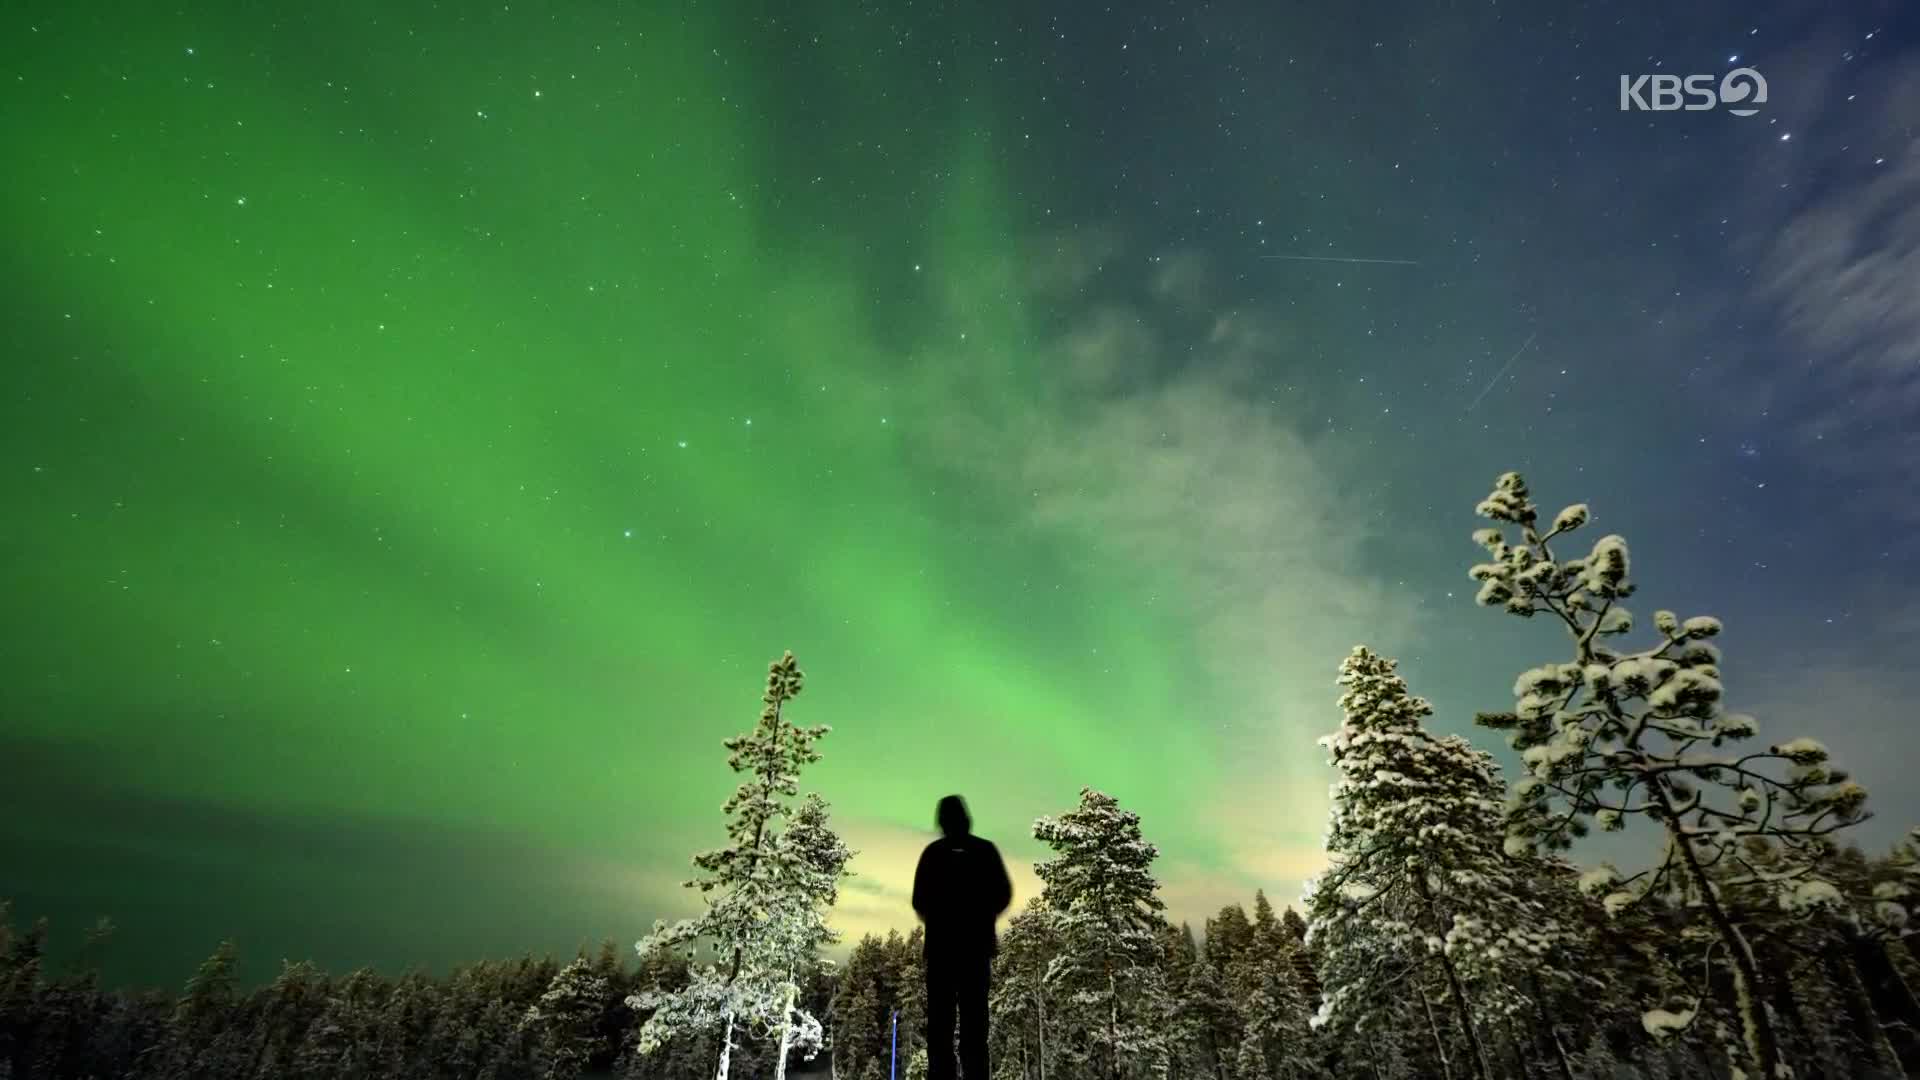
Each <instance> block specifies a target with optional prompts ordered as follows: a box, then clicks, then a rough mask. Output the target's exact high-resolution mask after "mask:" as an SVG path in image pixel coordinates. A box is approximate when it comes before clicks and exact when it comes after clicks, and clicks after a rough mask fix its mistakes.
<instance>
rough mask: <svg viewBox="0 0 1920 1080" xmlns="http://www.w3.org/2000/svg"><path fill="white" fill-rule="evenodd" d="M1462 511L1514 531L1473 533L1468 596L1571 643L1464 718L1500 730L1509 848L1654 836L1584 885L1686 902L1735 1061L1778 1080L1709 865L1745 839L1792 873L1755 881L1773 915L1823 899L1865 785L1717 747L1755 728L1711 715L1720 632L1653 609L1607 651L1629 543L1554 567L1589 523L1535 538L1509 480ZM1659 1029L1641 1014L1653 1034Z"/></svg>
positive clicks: (1781, 751) (1812, 751) (1778, 1068)
mask: <svg viewBox="0 0 1920 1080" xmlns="http://www.w3.org/2000/svg"><path fill="white" fill-rule="evenodd" d="M1476 509H1477V512H1478V513H1479V514H1480V515H1481V516H1482V517H1485V518H1488V519H1490V520H1492V521H1495V522H1499V523H1502V524H1505V525H1513V526H1516V527H1518V529H1519V532H1520V535H1519V537H1517V538H1516V539H1517V542H1509V541H1508V539H1507V537H1506V535H1505V534H1504V532H1503V531H1502V530H1501V529H1499V528H1490V529H1481V530H1479V531H1477V532H1476V533H1474V540H1475V542H1477V543H1479V544H1480V545H1481V546H1482V547H1484V548H1486V549H1487V551H1488V553H1489V554H1490V555H1491V557H1492V558H1491V561H1489V562H1484V563H1480V564H1477V565H1475V566H1474V567H1473V568H1472V571H1471V575H1472V577H1473V578H1474V579H1475V580H1477V581H1479V582H1481V587H1480V592H1479V595H1478V597H1477V598H1476V599H1477V601H1478V602H1479V603H1480V604H1482V605H1485V606H1490V607H1492V606H1498V607H1504V608H1505V609H1506V610H1507V611H1508V612H1509V613H1511V614H1514V615H1519V616H1522V617H1532V616H1534V615H1546V616H1549V617H1550V618H1552V619H1553V620H1555V621H1557V622H1558V623H1560V624H1561V625H1562V626H1564V627H1565V628H1566V630H1567V632H1568V634H1569V635H1570V636H1571V638H1572V646H1573V649H1572V651H1573V656H1572V659H1571V661H1570V662H1564V663H1553V664H1547V665H1544V666H1541V667H1536V668H1533V669H1531V670H1529V671H1526V672H1524V673H1523V674H1521V676H1520V678H1519V680H1518V681H1517V682H1516V683H1515V684H1514V697H1515V698H1516V699H1518V700H1517V703H1516V705H1515V707H1514V709H1513V711H1511V712H1498V713H1483V714H1481V715H1480V717H1479V718H1478V719H1479V722H1480V723H1481V724H1483V725H1484V726H1486V727H1490V728H1493V729H1495V730H1500V731H1506V732H1508V733H1509V736H1508V741H1509V743H1510V744H1511V745H1512V746H1513V748H1514V749H1516V750H1519V751H1521V752H1522V757H1523V760H1524V761H1525V762H1526V765H1527V768H1528V770H1529V774H1530V775H1529V776H1528V777H1527V778H1525V779H1524V780H1522V781H1521V782H1520V783H1519V784H1516V785H1515V787H1514V796H1515V800H1516V801H1515V804H1514V806H1513V807H1512V810H1511V813H1510V815H1509V843H1510V844H1512V845H1514V846H1515V848H1516V849H1518V850H1525V849H1528V848H1531V847H1533V846H1535V845H1541V846H1545V847H1547V848H1549V849H1561V850H1564V849H1565V848H1566V847H1567V846H1569V845H1570V844H1571V842H1572V841H1573V839H1574V838H1576V837H1578V836H1581V835H1584V834H1585V832H1586V828H1587V822H1588V821H1589V820H1593V821H1596V822H1598V823H1599V824H1600V826H1601V828H1602V829H1609V830H1612V829H1618V828H1621V827H1622V826H1623V825H1624V823H1625V820H1626V819H1627V818H1629V817H1632V816H1636V815H1638V816H1643V817H1645V818H1648V819H1650V820H1652V821H1654V822H1656V823H1658V824H1659V825H1660V826H1661V828H1662V829H1663V830H1664V831H1665V834H1666V840H1667V842H1666V844H1665V848H1664V852H1663V854H1662V856H1661V858H1660V860H1659V862H1658V863H1656V864H1655V865H1654V866H1652V867H1650V868H1648V869H1646V870H1643V871H1640V872H1639V873H1636V874H1633V875H1631V876H1628V877H1626V878H1613V877H1610V876H1609V875H1607V874H1605V873H1597V874H1596V875H1595V876H1593V877H1592V878H1590V879H1589V882H1588V883H1589V885H1590V886H1591V887H1593V888H1594V889H1595V890H1596V891H1600V890H1611V891H1610V892H1609V895H1608V904H1609V906H1611V907H1616V908H1617V907H1619V906H1621V905H1624V904H1630V903H1633V902H1635V901H1636V900H1639V899H1640V898H1642V897H1645V896H1648V895H1650V894H1653V893H1655V892H1664V891H1674V892H1678V893H1680V894H1682V895H1683V896H1685V898H1686V899H1687V901H1688V902H1690V903H1692V904H1696V905H1698V907H1699V909H1700V910H1701V911H1702V912H1704V914H1705V916H1706V919H1707V922H1708V924H1709V926H1710V927H1711V929H1712V931H1713V935H1712V936H1713V939H1714V940H1715V941H1716V942H1717V943H1718V944H1719V945H1720V947H1721V948H1722V949H1723V962H1725V963H1729V964H1730V965H1731V968H1732V983H1733V993H1734V1001H1733V1008H1734V1012H1735V1014H1736V1015H1737V1016H1738V1017H1739V1021H1740V1024H1741V1028H1742V1041H1743V1042H1744V1044H1745V1051H1746V1055H1747V1057H1748V1059H1749V1063H1750V1064H1751V1065H1753V1066H1754V1067H1755V1071H1756V1072H1757V1073H1758V1075H1760V1076H1763V1077H1775V1076H1781V1075H1787V1072H1784V1071H1783V1069H1787V1068H1788V1067H1787V1066H1785V1064H1784V1063H1783V1062H1782V1061H1781V1057H1780V1048H1779V1045H1778V1039H1777V1036H1776V1034H1775V1031H1774V1028H1773V1023H1772V1021H1771V1019H1770V1018H1769V1016H1768V1014H1767V1009H1766V1007H1765V1005H1764V1003H1763V994H1764V990H1763V987H1762V985H1761V973H1760V971H1759V969H1758V966H1757V964H1756V963H1755V960H1754V955H1753V950H1752V947H1751V945H1750V944H1749V942H1748V941H1747V939H1746V936H1745V935H1744V934H1743V933H1742V932H1741V930H1740V927H1739V924H1738V921H1737V919H1738V912H1736V911H1732V910H1729V908H1728V906H1727V905H1726V904H1724V903H1722V902H1721V898H1720V894H1719V890H1718V889H1717V888H1716V887H1715V884H1714V883H1713V882H1712V881H1710V880H1709V879H1708V875H1707V873H1706V867H1707V866H1708V865H1711V864H1714V863H1717V862H1719V861H1720V860H1722V859H1726V860H1728V861H1729V862H1730V863H1731V864H1733V865H1739V864H1740V863H1742V862H1743V861H1744V856H1743V854H1742V851H1743V849H1744V847H1745V846H1746V844H1747V841H1749V840H1752V839H1759V840H1764V841H1766V842H1768V843H1769V844H1772V845H1776V846H1778V847H1779V848H1780V849H1782V850H1783V851H1784V852H1786V853H1787V854H1789V855H1790V856H1791V860H1790V861H1791V864H1792V865H1791V868H1790V869H1788V870H1786V871H1785V872H1783V873H1780V874H1778V875H1769V876H1768V878H1767V879H1766V883H1767V884H1768V885H1769V886H1770V887H1771V888H1772V889H1773V890H1774V891H1775V893H1776V894H1777V895H1778V897H1779V899H1780V900H1781V902H1783V903H1787V904H1804V903H1806V902H1807V901H1808V900H1809V899H1810V898H1818V897H1820V896H1824V895H1825V894H1826V893H1827V892H1828V891H1831V889H1832V886H1831V885H1829V884H1828V883H1826V882H1824V881H1822V880H1820V879H1819V878H1818V877H1817V876H1815V871H1816V869H1817V867H1818V865H1819V863H1820V862H1821V861H1822V860H1823V859H1824V858H1825V857H1826V856H1827V855H1828V854H1830V852H1831V850H1832V843H1831V841H1830V840H1829V839H1828V837H1829V835H1830V834H1832V833H1833V832H1835V831H1837V830H1839V829H1842V828H1845V827H1847V826H1849V825H1851V824H1854V823H1856V822H1858V821H1860V820H1862V819H1864V817H1865V816H1866V815H1865V811H1864V804H1865V802H1866V791H1865V789H1864V788H1862V787H1861V786H1860V785H1859V784H1857V783H1854V782H1853V781H1851V780H1849V779H1848V778H1847V777H1846V775H1845V774H1844V773H1843V772H1841V771H1840V770H1838V769H1835V768H1833V767H1832V766H1831V765H1830V764H1829V763H1828V754H1827V750H1826V748H1825V747H1823V746H1821V745H1820V744H1819V743H1817V742H1815V741H1814V740H1812V739H1805V738H1801V739H1792V740H1789V741H1786V742H1782V743H1778V744H1774V745H1771V746H1768V747H1765V748H1763V749H1761V750H1757V751H1750V752H1746V753H1739V754H1735V753H1730V752H1721V751H1722V748H1723V747H1725V746H1726V745H1727V744H1730V743H1737V742H1740V741H1743V740H1745V739H1748V738H1751V737H1752V736H1753V734H1754V732H1755V730H1756V728H1755V724H1754V722H1753V720H1752V718H1751V717H1747V716H1742V715H1739V714H1734V713H1728V712H1726V711H1725V710H1724V709H1723V708H1722V706H1721V696H1722V686H1721V680H1720V654H1719V650H1718V649H1716V648H1715V647H1714V646H1712V645H1710V644H1708V643H1707V640H1706V639H1708V638H1711V637H1715V636H1717V635H1718V634H1719V633H1720V630H1721V623H1720V620H1718V619H1715V618H1712V617H1710V616H1704V615H1702V616H1695V617H1693V618H1690V619H1687V620H1685V621H1684V622H1683V621H1681V620H1680V619H1678V618H1676V617H1675V616H1674V615H1673V614H1672V613H1671V612H1667V611H1660V612H1656V613H1655V614H1654V619H1653V622H1654V628H1655V630H1656V632H1657V633H1658V635H1659V641H1658V643H1657V644H1654V645H1652V646H1650V647H1648V648H1646V649H1642V650H1639V651H1635V652H1628V651H1624V650H1621V649H1618V648H1615V647H1613V646H1611V645H1610V644H1609V639H1614V638H1618V637H1620V636H1621V635H1624V634H1626V633H1628V632H1630V631H1631V630H1632V629H1633V617H1632V615H1631V614H1630V613H1629V612H1628V611H1627V610H1626V608H1624V607H1623V606H1621V604H1622V601H1624V600H1626V599H1627V598H1628V597H1629V596H1631V595H1633V592H1634V588H1635V587H1634V584H1633V583H1632V581H1630V580H1629V577H1628V555H1627V542H1626V540H1625V539H1624V538H1622V537H1620V536H1617V535H1615V536H1605V537H1602V538H1600V540H1598V541H1597V542H1595V543H1594V545H1593V547H1592V549H1591V550H1590V551H1589V552H1588V553H1587V554H1586V555H1584V556H1582V557H1579V558H1574V559H1569V560H1565V561H1560V560H1558V559H1557V558H1556V557H1555V555H1554V553H1553V550H1552V546H1551V545H1552V542H1553V541H1554V540H1555V539H1557V538H1559V537H1560V536H1562V535H1565V534H1567V533H1571V532H1573V531H1575V530H1577V529H1579V528H1581V527H1582V526H1584V525H1585V524H1586V523H1587V520H1588V518H1589V516H1590V515H1589V510H1588V508H1587V506H1586V504H1584V503H1576V504H1574V505H1572V506H1569V507H1567V508H1566V509H1564V510H1562V511H1560V513H1559V514H1558V515H1556V516H1555V518H1554V519H1553V522H1552V524H1551V525H1550V526H1548V527H1547V528H1546V530H1545V531H1544V532H1542V531H1541V529H1540V526H1539V510H1538V507H1536V506H1535V504H1534V502H1533V497H1532V495H1531V493H1530V492H1529V491H1528V490H1527V485H1526V481H1525V480H1524V479H1523V478H1522V477H1521V476H1520V474H1519V473H1515V472H1509V473H1506V474H1504V475H1502V476H1501V477H1500V478H1499V479H1498V480H1497V481H1496V482H1495V485H1494V490H1493V492H1492V493H1491V494H1489V495H1488V496H1487V497H1486V498H1485V499H1483V500H1482V501H1481V502H1480V504H1479V506H1478V507H1477V508H1476ZM1759 880H1760V879H1758V878H1756V883H1758V882H1759ZM1672 1015H1681V1014H1672ZM1660 1019H1661V1018H1649V1020H1648V1023H1649V1026H1650V1029H1651V1027H1652V1026H1656V1025H1655V1021H1657V1020H1660Z"/></svg>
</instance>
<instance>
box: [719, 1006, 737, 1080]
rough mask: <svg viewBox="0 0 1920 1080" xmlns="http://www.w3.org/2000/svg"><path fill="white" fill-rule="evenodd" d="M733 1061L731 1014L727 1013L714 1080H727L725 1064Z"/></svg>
mask: <svg viewBox="0 0 1920 1080" xmlns="http://www.w3.org/2000/svg"><path fill="white" fill-rule="evenodd" d="M732 1060H733V1012H732V1010H728V1012H727V1034H726V1037H725V1038H724V1039H722V1040H721V1042H720V1072H719V1073H718V1074H717V1075H716V1076H715V1078H714V1080H727V1064H728V1063H729V1062H731V1061H732Z"/></svg>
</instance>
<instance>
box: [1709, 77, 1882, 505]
mask: <svg viewBox="0 0 1920 1080" xmlns="http://www.w3.org/2000/svg"><path fill="white" fill-rule="evenodd" d="M1874 90H1875V91H1876V93H1875V94H1874V96H1875V97H1878V98H1879V99H1880V100H1881V106H1880V107H1879V108H1876V109H1872V110H1862V111H1864V112H1868V113H1871V114H1872V115H1873V116H1876V117H1882V118H1884V117H1893V116H1896V115H1903V116H1911V115H1913V114H1914V112H1915V111H1916V110H1920V73H1914V72H1911V71H1908V72H1904V73H1902V74H1901V75H1900V76H1898V77H1896V78H1894V79H1893V80H1891V81H1890V82H1888V83H1887V84H1886V85H1885V86H1876V87H1875V88H1874ZM1830 96H1832V97H1834V99H1835V100H1836V101H1837V99H1838V95H1837V91H1836V92H1833V93H1832V94H1831V95H1830ZM1847 130H1848V133H1849V137H1850V138H1852V139H1855V140H1857V142H1858V143H1859V144H1860V145H1859V146H1858V147H1853V148H1850V149H1849V151H1848V152H1847V153H1846V154H1844V155H1843V156H1842V157H1843V160H1845V161H1847V162H1849V163H1850V164H1851V165H1853V166H1857V168H1855V169H1853V170H1852V171H1853V173H1854V175H1853V177H1852V178H1849V179H1845V180H1841V181H1839V182H1836V183H1834V184H1832V185H1831V186H1830V187H1828V188H1826V189H1825V190H1824V191H1822V192H1821V193H1820V194H1819V195H1818V196H1817V197H1815V198H1814V199H1813V200H1812V201H1810V202H1808V203H1807V204H1805V205H1803V206H1800V207H1798V208H1797V209H1794V210H1791V211H1790V212H1788V213H1787V214H1786V216H1785V218H1784V220H1783V221H1781V223H1780V225H1779V227H1778V228H1776V229H1773V230H1771V233H1772V237H1773V239H1772V241H1771V243H1770V244H1768V245H1767V247H1766V248H1765V254H1764V256H1763V257H1762V258H1761V259H1760V260H1759V263H1758V268H1757V270H1756V273H1755V284H1756V286H1757V291H1758V297H1757V299H1758V300H1759V301H1760V303H1761V305H1763V306H1764V307H1765V308H1766V309H1768V310H1770V311H1771V312H1772V317H1773V319H1774V320H1775V321H1776V323H1777V325H1778V326H1779V327H1780V329H1781V330H1782V331H1783V332H1784V334H1785V336H1786V339H1787V341H1788V342H1790V343H1791V345H1792V346H1793V347H1794V349H1793V354H1794V355H1795V356H1797V357H1799V358H1800V361H1801V362H1798V363H1786V364H1781V365H1779V366H1778V369H1777V371H1776V372H1774V373H1772V374H1769V375H1766V376H1761V375H1758V374H1756V373H1754V372H1751V371H1742V372H1739V373H1731V372H1730V373H1728V374H1727V376H1726V377H1727V378H1730V379H1740V380H1743V381H1744V380H1751V381H1754V382H1757V383H1758V386H1757V388H1756V389H1757V390H1758V391H1759V392H1760V394H1761V395H1762V400H1763V401H1764V402H1765V403H1766V404H1768V405H1770V406H1772V407H1775V408H1778V409H1779V410H1780V413H1781V415H1783V416H1792V417H1795V418H1796V419H1795V420H1794V421H1793V423H1792V427H1791V428H1790V429H1789V430H1788V431H1787V435H1788V437H1789V439H1790V440H1791V441H1792V443H1793V444H1794V447H1795V449H1796V451H1797V452H1799V453H1802V454H1804V455H1805V456H1806V457H1807V459H1808V460H1810V461H1813V462H1814V463H1816V465H1817V466H1818V467H1820V468H1822V469H1823V470H1825V471H1827V472H1828V473H1829V478H1830V479H1831V480H1835V481H1840V482H1842V483H1844V484H1846V485H1848V487H1849V488H1850V489H1851V490H1854V491H1857V492H1860V493H1862V494H1865V495H1866V496H1868V497H1869V498H1870V499H1871V500H1872V505H1873V508H1874V509H1875V510H1876V511H1880V512H1883V514H1882V515H1881V516H1883V517H1893V518H1897V519H1899V520H1901V521H1903V522H1905V523H1909V524H1910V523H1912V522H1913V521H1914V520H1916V519H1920V498H1916V497H1915V495H1914V490H1915V489H1914V487H1913V485H1912V484H1911V478H1912V477H1913V476H1914V475H1915V474H1916V472H1917V471H1920V146H1915V145H1914V144H1913V143H1912V141H1911V139H1910V138H1909V137H1908V136H1906V135H1901V134H1898V133H1897V132H1882V131H1878V130H1875V129H1874V127H1873V126H1872V124H1871V123H1870V124H1869V125H1868V126H1867V127H1866V128H1865V129H1864V130H1863V129H1861V128H1860V127H1859V126H1858V125H1857V124H1849V125H1848V127H1847ZM1873 146H1885V147H1887V150H1886V152H1885V153H1884V154H1881V153H1880V152H1879V151H1876V150H1871V149H1865V148H1867V147H1873ZM1873 157H1879V158H1880V159H1881V160H1882V161H1883V164H1880V165H1869V164H1868V162H1869V161H1871V160H1872V159H1873ZM1836 171H1838V172H1843V173H1844V172H1845V171H1846V170H1845V169H1836Z"/></svg>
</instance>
